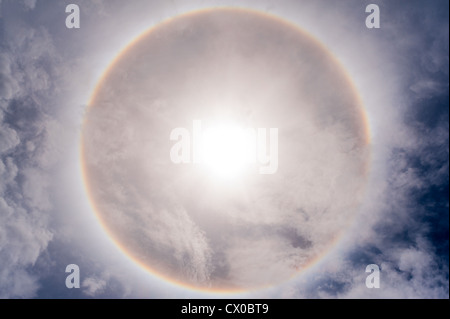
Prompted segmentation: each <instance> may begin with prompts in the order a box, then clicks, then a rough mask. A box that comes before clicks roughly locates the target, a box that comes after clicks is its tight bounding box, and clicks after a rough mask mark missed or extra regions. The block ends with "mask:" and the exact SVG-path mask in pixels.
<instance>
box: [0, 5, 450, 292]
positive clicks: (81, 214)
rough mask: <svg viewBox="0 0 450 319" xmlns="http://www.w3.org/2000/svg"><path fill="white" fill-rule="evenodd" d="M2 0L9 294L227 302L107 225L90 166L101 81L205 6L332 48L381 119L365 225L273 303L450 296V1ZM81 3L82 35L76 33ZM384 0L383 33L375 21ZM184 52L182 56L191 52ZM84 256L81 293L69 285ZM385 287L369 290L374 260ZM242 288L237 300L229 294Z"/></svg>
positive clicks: (2, 226) (2, 158)
mask: <svg viewBox="0 0 450 319" xmlns="http://www.w3.org/2000/svg"><path fill="white" fill-rule="evenodd" d="M253 2H254V1H231V0H230V1H219V0H214V1H201V0H197V1H189V3H188V4H187V2H186V1H181V0H173V1H153V0H152V1H139V0H132V1H128V2H127V4H126V5H124V2H123V1H114V0H113V1H104V0H96V1H56V0H47V1H45V0H24V1H8V0H0V298H189V297H205V298H217V297H218V298H220V297H223V295H220V294H207V293H200V292H197V291H193V290H189V289H186V288H182V287H178V286H175V285H173V284H170V283H167V282H165V281H164V280H162V279H160V278H157V277H154V276H152V275H151V274H149V273H147V272H146V271H144V270H143V269H141V268H140V267H139V266H137V265H136V264H134V263H133V262H132V261H131V260H129V259H128V258H127V257H126V256H124V255H123V253H122V252H121V251H120V250H118V249H117V247H116V246H115V245H114V244H113V243H112V242H111V240H110V239H109V238H108V236H107V235H106V233H105V232H104V230H103V229H102V228H101V227H100V225H99V224H98V222H97V220H96V218H95V216H94V213H93V211H92V208H91V206H90V204H89V202H88V200H87V195H86V191H85V189H84V187H83V184H82V178H81V170H80V165H79V138H80V133H81V123H82V120H83V115H84V114H85V111H86V106H87V103H88V101H89V97H90V96H91V94H92V92H93V89H94V87H95V85H96V83H97V82H98V80H99V78H100V76H101V74H102V73H103V71H104V70H105V69H106V67H107V66H108V65H109V64H110V62H111V61H112V59H113V58H114V57H115V56H116V55H117V54H118V53H119V52H120V51H121V49H122V48H124V47H125V46H126V45H127V44H128V43H129V42H130V41H131V40H132V39H134V38H135V37H136V36H138V35H139V34H141V33H142V32H143V31H145V30H147V29H148V28H149V27H151V26H153V25H155V24H157V23H158V22H160V21H163V20H165V19H167V18H169V17H173V16H176V15H178V14H181V13H184V12H188V11H191V10H196V9H199V8H207V7H217V6H239V7H244V8H250V9H254V10H259V11H263V12H269V13H271V14H273V15H277V16H279V17H281V18H283V19H286V20H288V21H291V22H293V23H294V24H297V25H298V26H299V27H301V28H302V29H304V30H305V31H307V32H309V33H310V34H312V35H314V37H316V38H317V39H318V40H319V41H321V42H322V43H323V44H324V45H325V46H326V47H327V48H328V49H329V50H330V51H331V52H332V53H333V55H334V56H335V57H336V58H337V59H338V60H339V61H340V62H341V63H342V65H343V66H344V68H345V69H346V70H347V71H348V73H349V75H350V76H351V78H352V80H353V81H354V83H355V86H356V88H357V89H358V91H359V93H360V95H361V97H362V100H363V102H364V105H365V109H366V112H367V114H368V118H369V122H370V127H371V135H372V141H371V142H372V144H371V147H372V160H371V169H370V175H369V181H368V186H367V191H366V196H365V199H364V202H363V204H362V205H361V207H360V212H359V214H358V217H357V220H356V221H355V223H354V225H353V226H352V227H351V229H350V230H348V231H347V232H346V235H345V236H344V238H343V239H342V240H341V241H340V242H339V243H338V244H337V245H336V247H334V248H333V250H332V251H331V252H330V253H329V254H328V255H327V256H326V257H324V258H323V259H322V260H321V261H320V262H319V263H318V264H317V265H315V266H314V267H311V268H310V269H308V270H307V271H306V272H305V273H302V274H301V275H299V276H297V277H296V278H294V279H292V280H290V281H289V282H286V283H284V284H282V285H278V286H275V287H272V288H268V289H263V290H258V291H253V292H249V293H244V294H241V295H232V296H237V297H270V298H448V283H449V279H448V275H449V274H448V265H449V256H448V228H449V220H448V213H449V210H448V209H449V208H448V203H449V198H448V184H449V169H448V157H449V146H448V145H449V140H448V138H449V136H448V129H449V122H448V116H449V113H448V112H449V74H448V72H449V71H448V70H449V44H448V38H449V35H448V32H449V26H448V21H449V18H448V11H449V8H448V6H449V4H448V1H444V0H442V1H441V0H433V1H419V0H415V1H395V2H392V1H379V0H377V1H359V0H354V1H352V0H348V1H339V2H337V1H323V0H322V1H306V0H305V1H300V0H282V1H275V0H263V1H258V4H254V3H253ZM69 3H76V4H78V5H79V7H80V10H81V28H80V29H67V28H66V27H65V24H64V21H65V19H66V16H67V14H66V13H65V7H66V5H67V4H69ZM369 3H376V4H378V5H379V7H380V10H381V28H380V29H371V30H369V29H367V28H366V27H365V23H364V21H365V17H366V16H367V14H366V13H365V7H366V5H367V4H369ZM180 58H182V57H180ZM68 264H77V265H78V266H79V267H80V271H81V288H80V289H68V288H66V286H65V278H66V276H67V275H68V274H66V273H65V267H66V266H67V265H68ZM368 264H377V265H379V266H380V268H381V287H380V288H379V289H368V288H366V286H365V278H366V276H367V274H366V273H365V267H366V265H368ZM225 296H227V297H229V296H230V295H225Z"/></svg>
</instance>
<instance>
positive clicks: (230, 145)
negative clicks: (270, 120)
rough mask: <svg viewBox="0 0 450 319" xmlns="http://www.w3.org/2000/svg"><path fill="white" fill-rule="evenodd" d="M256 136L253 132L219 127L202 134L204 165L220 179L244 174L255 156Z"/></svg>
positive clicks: (230, 126)
mask: <svg viewBox="0 0 450 319" xmlns="http://www.w3.org/2000/svg"><path fill="white" fill-rule="evenodd" d="M255 144H256V142H255V136H254V134H252V132H251V130H246V129H243V128H240V127H237V126H233V125H219V126H216V127H210V128H208V129H206V130H205V131H204V132H203V134H202V145H201V157H202V163H203V164H204V165H205V166H206V167H207V168H208V169H209V170H210V171H211V172H212V173H213V174H214V175H215V176H218V177H220V178H225V179H229V178H235V177H237V176H238V175H239V174H241V173H243V172H244V170H245V168H246V167H248V165H249V164H250V163H251V162H252V159H253V158H254V154H255Z"/></svg>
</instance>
